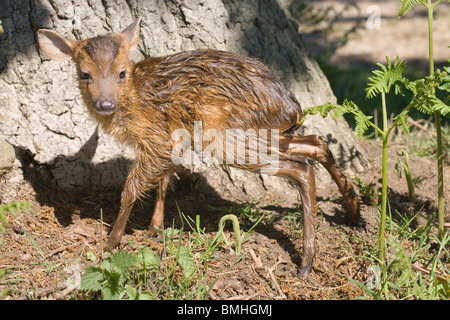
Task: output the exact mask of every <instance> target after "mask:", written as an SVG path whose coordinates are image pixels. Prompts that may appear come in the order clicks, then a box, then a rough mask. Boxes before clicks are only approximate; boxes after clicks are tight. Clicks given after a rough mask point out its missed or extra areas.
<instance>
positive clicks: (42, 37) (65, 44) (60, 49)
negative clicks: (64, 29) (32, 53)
mask: <svg viewBox="0 0 450 320" xmlns="http://www.w3.org/2000/svg"><path fill="white" fill-rule="evenodd" d="M38 40H39V46H40V47H41V49H42V51H44V53H45V54H46V55H47V56H48V57H49V58H50V59H52V60H56V61H67V60H70V59H72V53H73V49H74V48H75V46H76V45H77V44H78V41H75V40H69V39H66V38H64V37H62V36H60V35H59V34H57V33H55V32H53V31H50V30H45V29H39V30H38Z"/></svg>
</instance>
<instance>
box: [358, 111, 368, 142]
mask: <svg viewBox="0 0 450 320" xmlns="http://www.w3.org/2000/svg"><path fill="white" fill-rule="evenodd" d="M354 115H355V122H356V126H355V131H356V134H357V135H358V137H362V136H363V134H364V133H365V132H366V131H367V129H369V127H370V125H371V121H370V119H372V116H366V115H365V114H364V113H362V111H359V112H355V113H354Z"/></svg>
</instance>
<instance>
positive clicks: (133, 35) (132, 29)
mask: <svg viewBox="0 0 450 320" xmlns="http://www.w3.org/2000/svg"><path fill="white" fill-rule="evenodd" d="M140 21H141V17H138V18H137V19H136V20H134V22H133V23H132V24H130V25H129V26H128V27H126V28H125V29H123V31H122V32H121V33H122V34H123V35H125V38H126V39H127V40H128V43H129V44H130V51H133V50H135V49H136V48H137V46H138V43H139V22H140Z"/></svg>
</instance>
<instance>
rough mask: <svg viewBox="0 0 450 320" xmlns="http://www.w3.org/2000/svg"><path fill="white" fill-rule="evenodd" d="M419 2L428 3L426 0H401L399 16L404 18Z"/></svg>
mask: <svg viewBox="0 0 450 320" xmlns="http://www.w3.org/2000/svg"><path fill="white" fill-rule="evenodd" d="M417 4H423V5H426V1H424V0H402V1H400V8H399V9H398V18H399V19H400V18H402V17H403V16H404V15H405V14H407V13H408V12H409V11H410V10H411V9H412V8H413V7H414V6H415V5H417Z"/></svg>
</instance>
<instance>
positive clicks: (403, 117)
mask: <svg viewBox="0 0 450 320" xmlns="http://www.w3.org/2000/svg"><path fill="white" fill-rule="evenodd" d="M408 112H409V108H408V107H407V108H405V110H403V111H402V112H400V113H399V114H398V115H397V116H396V117H395V118H394V124H395V125H400V127H401V128H402V129H403V131H405V133H406V134H409V133H410V130H409V125H408Z"/></svg>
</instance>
